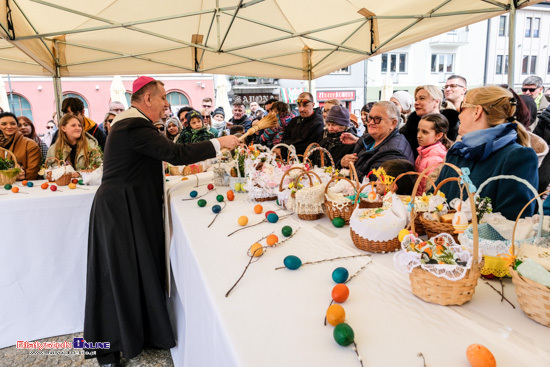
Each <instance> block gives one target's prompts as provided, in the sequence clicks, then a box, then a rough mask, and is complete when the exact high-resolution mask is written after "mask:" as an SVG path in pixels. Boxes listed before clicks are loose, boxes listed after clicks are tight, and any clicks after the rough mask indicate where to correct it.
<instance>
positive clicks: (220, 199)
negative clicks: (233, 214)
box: [216, 195, 223, 203]
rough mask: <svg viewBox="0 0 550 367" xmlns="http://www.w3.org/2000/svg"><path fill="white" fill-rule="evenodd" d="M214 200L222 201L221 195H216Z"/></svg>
mask: <svg viewBox="0 0 550 367" xmlns="http://www.w3.org/2000/svg"><path fill="white" fill-rule="evenodd" d="M216 200H217V201H218V202H220V203H221V202H222V201H223V195H218V196H216Z"/></svg>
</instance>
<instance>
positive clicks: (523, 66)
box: [521, 56, 529, 74]
mask: <svg viewBox="0 0 550 367" xmlns="http://www.w3.org/2000/svg"><path fill="white" fill-rule="evenodd" d="M528 69H529V56H523V61H522V63H521V73H522V74H527V70H528Z"/></svg>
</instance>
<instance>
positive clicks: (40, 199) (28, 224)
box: [0, 181, 97, 348]
mask: <svg viewBox="0 0 550 367" xmlns="http://www.w3.org/2000/svg"><path fill="white" fill-rule="evenodd" d="M42 182H44V181H34V184H35V186H34V187H33V188H27V187H22V186H21V183H20V182H18V183H17V184H16V185H17V186H19V187H20V193H17V194H14V193H12V192H11V191H7V190H4V188H3V187H2V188H0V228H1V234H0V348H3V347H7V346H10V345H14V344H15V343H16V342H17V341H19V340H21V341H23V340H29V341H30V340H35V339H40V338H45V337H51V336H56V335H63V334H69V333H74V332H78V331H82V329H83V326H84V301H85V296H86V287H85V286H86V256H87V247H88V246H87V243H88V222H89V217H90V208H91V205H92V201H93V198H94V194H95V192H96V190H97V187H92V186H85V187H84V188H85V189H87V190H83V189H74V190H70V189H69V188H68V187H67V186H64V187H60V188H59V190H60V191H57V192H52V191H50V190H49V189H48V190H42V189H41V188H40V184H41V183H42ZM23 192H26V193H28V194H23Z"/></svg>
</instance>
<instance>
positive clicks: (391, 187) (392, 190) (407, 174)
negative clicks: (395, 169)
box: [390, 171, 435, 194]
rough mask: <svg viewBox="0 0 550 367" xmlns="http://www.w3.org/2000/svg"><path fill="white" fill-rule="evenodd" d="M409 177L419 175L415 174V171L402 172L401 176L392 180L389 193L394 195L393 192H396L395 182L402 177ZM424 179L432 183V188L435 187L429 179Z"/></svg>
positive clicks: (428, 177)
mask: <svg viewBox="0 0 550 367" xmlns="http://www.w3.org/2000/svg"><path fill="white" fill-rule="evenodd" d="M409 175H414V176H420V173H419V172H416V171H409V172H403V173H402V174H400V175H399V176H397V177H396V178H395V180H393V182H392V184H391V186H390V191H391V192H392V193H394V194H395V192H396V191H397V188H398V186H397V184H396V182H397V181H399V180H400V179H401V178H402V177H405V176H409ZM426 178H427V179H428V181H430V182H431V183H432V187H435V182H434V181H433V180H432V179H431V177H430V176H426Z"/></svg>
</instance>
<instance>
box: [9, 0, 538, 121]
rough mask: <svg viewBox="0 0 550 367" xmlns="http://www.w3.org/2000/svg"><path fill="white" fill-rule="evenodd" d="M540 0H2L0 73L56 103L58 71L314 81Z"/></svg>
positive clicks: (65, 73)
mask: <svg viewBox="0 0 550 367" xmlns="http://www.w3.org/2000/svg"><path fill="white" fill-rule="evenodd" d="M541 1H542V0H498V1H497V0H422V1H410V0H400V1H385V2H382V1H373V0H346V1H343V0H342V1H334V0H330V1H329V0H299V1H294V0H246V1H245V0H201V1H198V0H186V1H173V0H157V1H144V0H94V1H89V0H87V1H84V0H72V1H70V2H68V1H66V0H49V1H45V0H6V1H5V2H3V3H2V4H0V38H1V39H0V73H4V74H17V75H44V76H53V77H54V85H55V91H56V98H57V100H58V101H59V100H60V97H61V83H60V78H61V77H70V76H94V75H139V74H177V73H195V72H197V73H212V74H227V75H249V76H256V77H271V78H273V77H275V78H287V79H303V80H309V81H310V83H311V80H312V79H316V78H319V77H321V76H323V75H326V74H328V73H331V72H333V71H335V70H339V69H341V68H343V67H346V66H348V65H351V64H353V63H356V62H358V61H361V60H364V59H366V58H369V57H371V56H374V55H378V54H381V53H384V52H388V51H391V50H393V49H396V48H399V47H402V46H406V45H408V44H411V43H414V42H417V41H420V40H423V39H426V38H429V37H432V36H435V35H438V34H441V33H443V32H446V31H450V30H453V29H456V28H460V27H462V26H466V25H468V24H472V23H475V22H478V21H482V20H484V19H487V18H491V17H494V16H497V15H499V14H504V13H506V12H510V13H511V16H510V24H511V27H510V29H512V27H513V24H514V14H515V10H516V9H517V8H522V7H525V6H528V5H533V4H536V3H539V2H541ZM510 34H513V33H510ZM513 42H514V40H513V37H511V39H510V46H511V48H510V64H511V68H510V70H511V72H510V73H509V78H510V79H509V80H511V81H512V80H513ZM509 84H510V85H512V84H513V83H511V82H510V83H509ZM58 104H59V103H58ZM58 112H59V111H58Z"/></svg>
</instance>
